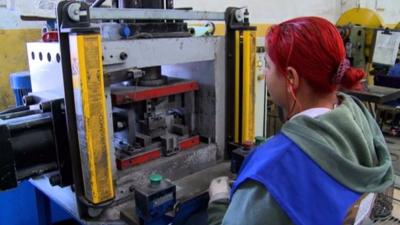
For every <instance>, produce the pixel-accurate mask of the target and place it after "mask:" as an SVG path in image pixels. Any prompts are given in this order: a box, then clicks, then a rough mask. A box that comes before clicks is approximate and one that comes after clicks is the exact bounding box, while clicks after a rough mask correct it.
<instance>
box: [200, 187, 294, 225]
mask: <svg viewBox="0 0 400 225" xmlns="http://www.w3.org/2000/svg"><path fill="white" fill-rule="evenodd" d="M208 221H209V224H210V225H219V224H224V225H225V224H229V225H243V224H254V225H256V224H260V225H261V224H263V225H268V224H270V225H291V224H292V222H291V221H290V219H289V217H288V216H287V215H286V214H285V213H284V212H283V211H282V210H281V208H280V207H279V205H278V204H277V203H276V202H275V200H274V199H273V198H272V197H271V196H270V195H269V193H268V191H267V190H266V189H265V188H264V187H263V186H262V185H261V184H259V183H257V182H255V181H247V182H245V183H244V184H243V185H241V187H240V188H239V189H238V190H237V191H236V192H235V194H234V195H233V198H232V200H231V202H230V203H229V202H228V201H227V200H226V201H218V202H214V203H211V204H210V206H209V207H208Z"/></svg>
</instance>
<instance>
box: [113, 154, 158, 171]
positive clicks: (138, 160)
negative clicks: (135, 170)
mask: <svg viewBox="0 0 400 225" xmlns="http://www.w3.org/2000/svg"><path fill="white" fill-rule="evenodd" d="M160 157H161V150H160V149H155V150H151V151H148V152H144V153H142V154H138V155H135V156H133V157H132V158H129V159H117V168H118V169H119V170H123V169H126V168H129V167H132V166H137V165H140V164H144V163H146V162H148V161H151V160H154V159H158V158H160Z"/></svg>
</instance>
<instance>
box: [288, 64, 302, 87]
mask: <svg viewBox="0 0 400 225" xmlns="http://www.w3.org/2000/svg"><path fill="white" fill-rule="evenodd" d="M286 72H287V76H286V77H287V81H288V83H289V85H290V86H292V87H293V89H294V90H297V89H298V87H299V85H300V77H299V74H298V73H297V71H296V70H295V69H294V68H293V67H291V66H289V67H288V68H287V69H286Z"/></svg>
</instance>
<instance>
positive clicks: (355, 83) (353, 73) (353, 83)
mask: <svg viewBox="0 0 400 225" xmlns="http://www.w3.org/2000/svg"><path fill="white" fill-rule="evenodd" d="M364 77H365V72H364V70H362V69H358V68H353V67H350V68H348V69H347V70H346V72H345V73H344V76H343V77H342V80H341V82H340V85H341V86H342V87H343V88H345V89H361V83H360V81H361V80H362V79H363V78H364Z"/></svg>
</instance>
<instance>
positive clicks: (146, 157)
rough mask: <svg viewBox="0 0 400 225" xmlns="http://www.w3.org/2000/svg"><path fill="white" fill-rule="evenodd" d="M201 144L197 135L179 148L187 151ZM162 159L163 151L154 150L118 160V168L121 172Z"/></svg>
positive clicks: (184, 141)
mask: <svg viewBox="0 0 400 225" xmlns="http://www.w3.org/2000/svg"><path fill="white" fill-rule="evenodd" d="M199 144H200V136H198V135H196V136H193V137H190V138H187V139H185V140H182V141H180V142H179V147H180V148H181V150H187V149H190V148H192V147H194V146H196V145H199ZM160 157H161V150H160V149H154V150H151V151H148V152H144V153H142V154H138V155H135V156H133V157H132V158H128V159H117V168H118V169H119V170H124V169H126V168H129V167H133V166H137V165H140V164H144V163H146V162H149V161H151V160H154V159H158V158H160Z"/></svg>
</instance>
